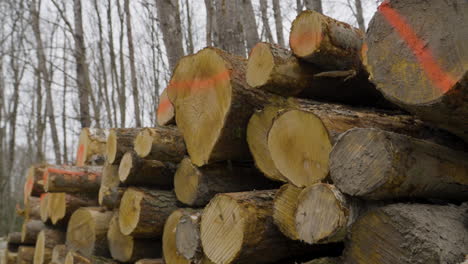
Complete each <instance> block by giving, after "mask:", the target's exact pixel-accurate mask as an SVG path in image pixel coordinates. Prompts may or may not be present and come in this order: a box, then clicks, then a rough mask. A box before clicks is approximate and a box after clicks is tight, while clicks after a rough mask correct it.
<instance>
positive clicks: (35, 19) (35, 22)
mask: <svg viewBox="0 0 468 264" xmlns="http://www.w3.org/2000/svg"><path fill="white" fill-rule="evenodd" d="M30 11H31V24H32V28H33V32H34V37H35V40H36V52H37V60H38V70H39V71H40V72H41V74H42V77H43V78H44V84H45V89H46V114H47V117H48V119H49V123H50V131H51V135H52V142H53V146H54V153H55V161H56V163H57V164H61V163H62V162H61V158H62V156H61V154H60V142H59V139H58V131H57V126H56V124H55V116H54V103H53V100H52V80H51V76H50V73H49V70H48V68H47V59H46V56H45V52H44V47H43V43H42V37H41V30H40V25H39V23H40V22H39V17H40V14H39V9H38V7H37V4H36V0H32V1H31V6H30Z"/></svg>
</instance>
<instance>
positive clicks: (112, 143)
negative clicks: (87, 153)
mask: <svg viewBox="0 0 468 264" xmlns="http://www.w3.org/2000/svg"><path fill="white" fill-rule="evenodd" d="M117 144H118V143H117V134H116V131H115V130H113V129H111V130H110V131H109V136H108V137H107V142H106V160H107V162H109V163H110V164H113V163H114V161H115V159H116V157H117Z"/></svg>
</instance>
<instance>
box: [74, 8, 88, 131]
mask: <svg viewBox="0 0 468 264" xmlns="http://www.w3.org/2000/svg"><path fill="white" fill-rule="evenodd" d="M73 6H74V8H73V14H74V19H75V31H74V36H73V37H74V40H75V53H74V55H75V60H76V81H77V85H78V97H79V102H80V123H81V127H89V126H91V115H90V111H89V93H90V90H91V89H90V88H91V83H90V80H89V74H88V65H87V64H86V48H85V44H84V35H83V34H84V33H83V20H82V11H81V0H73Z"/></svg>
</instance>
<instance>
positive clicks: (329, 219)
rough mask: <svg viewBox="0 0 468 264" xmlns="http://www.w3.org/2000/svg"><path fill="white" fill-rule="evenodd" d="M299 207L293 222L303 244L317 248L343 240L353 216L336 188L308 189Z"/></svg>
mask: <svg viewBox="0 0 468 264" xmlns="http://www.w3.org/2000/svg"><path fill="white" fill-rule="evenodd" d="M297 204H298V206H297V211H296V214H295V217H294V218H295V226H296V228H297V232H298V237H299V239H300V240H302V241H305V242H307V243H309V244H317V243H332V242H339V241H342V240H343V239H344V236H345V235H346V228H347V224H348V218H349V217H350V212H349V209H348V207H347V204H346V200H345V198H344V197H343V195H342V194H341V193H340V192H339V191H338V190H337V189H336V188H335V187H334V186H332V185H329V184H324V183H318V184H315V185H312V186H310V187H307V188H305V189H304V190H303V191H302V192H301V194H300V195H299V197H298V200H297ZM311 208H313V210H311Z"/></svg>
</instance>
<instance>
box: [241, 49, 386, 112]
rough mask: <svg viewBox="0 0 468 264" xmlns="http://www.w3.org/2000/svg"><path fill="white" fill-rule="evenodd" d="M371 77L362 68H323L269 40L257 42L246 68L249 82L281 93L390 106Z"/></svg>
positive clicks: (257, 86)
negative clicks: (305, 60)
mask: <svg viewBox="0 0 468 264" xmlns="http://www.w3.org/2000/svg"><path fill="white" fill-rule="evenodd" d="M368 77H369V76H368V74H367V73H365V72H363V71H361V72H359V73H357V72H356V71H354V70H347V71H324V70H321V69H320V68H319V67H317V66H315V65H313V64H311V63H306V62H304V61H301V60H299V59H298V58H297V57H296V56H294V55H293V54H292V53H291V51H289V50H287V49H285V48H282V47H280V46H278V45H274V44H269V43H258V44H257V45H256V46H255V47H254V48H253V49H252V51H251V53H250V56H249V62H248V64H247V72H246V79H247V83H248V84H249V85H250V86H252V87H253V88H257V89H263V90H266V91H270V92H272V93H276V94H279V95H282V96H296V97H301V98H311V99H316V100H322V101H332V102H341V103H347V104H354V105H374V106H375V105H378V106H380V107H390V106H391V104H390V103H389V102H388V101H386V100H385V99H384V97H383V96H382V94H381V93H380V92H379V91H378V90H377V89H376V87H375V86H374V85H373V84H372V83H370V82H369V80H368Z"/></svg>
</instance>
